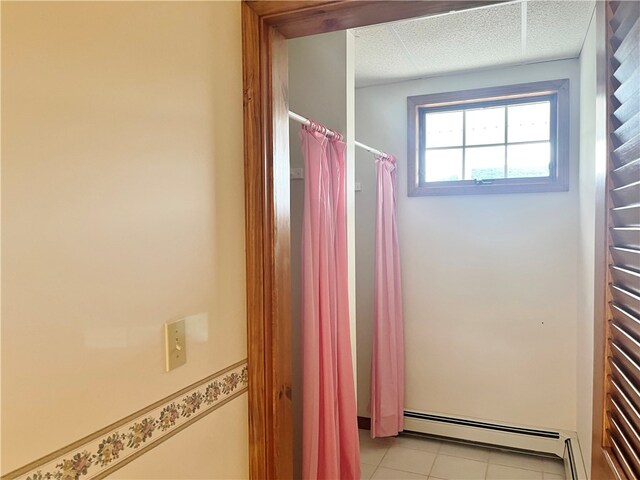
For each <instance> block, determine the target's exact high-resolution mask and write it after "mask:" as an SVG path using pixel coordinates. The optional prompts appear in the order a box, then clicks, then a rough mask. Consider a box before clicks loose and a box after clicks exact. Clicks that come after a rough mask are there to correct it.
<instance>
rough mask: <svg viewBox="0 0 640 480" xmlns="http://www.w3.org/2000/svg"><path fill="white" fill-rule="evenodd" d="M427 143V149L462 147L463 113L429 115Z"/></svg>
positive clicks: (459, 111) (426, 127) (427, 119)
mask: <svg viewBox="0 0 640 480" xmlns="http://www.w3.org/2000/svg"><path fill="white" fill-rule="evenodd" d="M425 143H426V145H425V146H426V148H433V147H457V146H460V145H462V111H461V110H458V111H455V112H434V113H427V114H426V115H425Z"/></svg>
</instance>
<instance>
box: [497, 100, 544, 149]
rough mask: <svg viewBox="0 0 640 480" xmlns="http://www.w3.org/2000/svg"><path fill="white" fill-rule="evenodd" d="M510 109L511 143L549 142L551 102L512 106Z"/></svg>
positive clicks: (509, 136) (509, 134) (509, 138)
mask: <svg viewBox="0 0 640 480" xmlns="http://www.w3.org/2000/svg"><path fill="white" fill-rule="evenodd" d="M508 109H509V111H508V112H507V114H508V115H509V128H508V133H507V136H508V142H509V143H512V142H533V141H536V140H549V133H550V132H549V128H550V127H549V120H550V117H551V103H550V102H548V101H547V102H540V103H526V104H523V105H511V106H509V107H508Z"/></svg>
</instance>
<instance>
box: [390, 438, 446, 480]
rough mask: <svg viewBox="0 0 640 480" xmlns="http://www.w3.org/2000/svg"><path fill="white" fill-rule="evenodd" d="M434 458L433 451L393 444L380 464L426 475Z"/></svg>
mask: <svg viewBox="0 0 640 480" xmlns="http://www.w3.org/2000/svg"><path fill="white" fill-rule="evenodd" d="M435 458H436V455H435V453H431V452H423V451H420V450H413V449H410V448H403V447H399V446H397V445H394V446H393V447H391V448H390V449H389V451H388V452H387V454H386V455H385V456H384V458H383V459H382V462H381V463H380V466H381V467H386V468H392V469H395V470H403V471H405V472H411V473H419V474H420V475H425V476H426V475H428V474H429V471H430V470H431V467H432V466H433V462H434V460H435Z"/></svg>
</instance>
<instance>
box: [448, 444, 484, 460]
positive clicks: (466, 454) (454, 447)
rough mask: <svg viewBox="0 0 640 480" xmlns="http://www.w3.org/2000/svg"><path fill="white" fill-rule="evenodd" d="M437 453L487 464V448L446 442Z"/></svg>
mask: <svg viewBox="0 0 640 480" xmlns="http://www.w3.org/2000/svg"><path fill="white" fill-rule="evenodd" d="M438 453H439V454H442V455H449V456H452V457H462V458H469V459H471V460H479V461H481V462H488V461H489V453H490V450H489V449H487V448H482V447H475V446H473V445H465V444H464V443H453V442H446V443H443V444H442V446H441V447H440V450H438Z"/></svg>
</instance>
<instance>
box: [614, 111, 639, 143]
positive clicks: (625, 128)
mask: <svg viewBox="0 0 640 480" xmlns="http://www.w3.org/2000/svg"><path fill="white" fill-rule="evenodd" d="M638 132H640V112H636V113H635V115H633V116H632V117H631V118H629V119H628V120H626V121H625V122H624V123H623V124H622V125H620V126H619V127H618V128H617V129H616V131H615V132H613V135H614V137H615V140H616V141H617V142H618V144H619V145H622V144H623V143H625V142H628V141H629V140H631V139H632V138H633V136H634V135H635V134H636V133H638Z"/></svg>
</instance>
